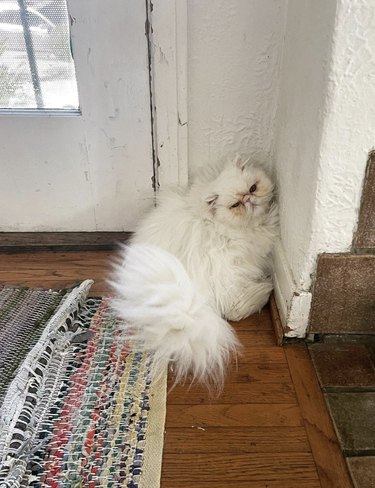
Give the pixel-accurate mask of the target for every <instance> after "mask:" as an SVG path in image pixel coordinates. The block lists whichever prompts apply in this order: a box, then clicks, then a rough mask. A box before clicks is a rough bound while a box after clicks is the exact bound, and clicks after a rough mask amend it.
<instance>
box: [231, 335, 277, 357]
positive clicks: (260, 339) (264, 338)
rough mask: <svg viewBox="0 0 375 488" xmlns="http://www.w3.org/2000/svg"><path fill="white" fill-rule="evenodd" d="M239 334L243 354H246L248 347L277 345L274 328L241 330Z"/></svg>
mask: <svg viewBox="0 0 375 488" xmlns="http://www.w3.org/2000/svg"><path fill="white" fill-rule="evenodd" d="M237 336H238V338H239V340H240V342H241V345H242V355H246V352H247V350H248V349H250V348H252V347H259V346H275V345H276V341H275V335H274V333H273V331H272V330H261V331H248V330H240V331H238V332H237Z"/></svg>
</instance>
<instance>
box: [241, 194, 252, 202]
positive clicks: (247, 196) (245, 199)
mask: <svg viewBox="0 0 375 488" xmlns="http://www.w3.org/2000/svg"><path fill="white" fill-rule="evenodd" d="M242 201H243V202H244V203H246V202H249V201H250V195H249V194H246V195H244V196H243V198H242Z"/></svg>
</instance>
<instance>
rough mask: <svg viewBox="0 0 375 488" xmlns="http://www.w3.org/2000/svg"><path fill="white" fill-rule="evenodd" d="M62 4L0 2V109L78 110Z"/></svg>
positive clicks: (29, 0)
mask: <svg viewBox="0 0 375 488" xmlns="http://www.w3.org/2000/svg"><path fill="white" fill-rule="evenodd" d="M69 25H70V24H69V15H68V11H67V6H66V0H12V1H4V0H0V109H3V111H4V109H5V110H7V111H8V110H9V111H10V112H11V111H12V109H13V110H19V109H27V110H30V109H34V110H40V111H43V110H62V111H64V110H68V111H72V110H73V111H77V110H78V108H79V102H78V91H77V82H76V76H75V68H74V62H73V58H72V53H71V44H70V29H69Z"/></svg>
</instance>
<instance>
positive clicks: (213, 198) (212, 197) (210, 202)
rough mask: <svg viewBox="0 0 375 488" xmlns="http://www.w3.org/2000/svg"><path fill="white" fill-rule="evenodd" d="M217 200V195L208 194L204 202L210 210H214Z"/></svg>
mask: <svg viewBox="0 0 375 488" xmlns="http://www.w3.org/2000/svg"><path fill="white" fill-rule="evenodd" d="M218 198H219V195H218V194H217V193H210V194H208V195H207V196H206V198H205V201H206V203H207V205H208V206H209V208H210V209H212V210H213V209H214V208H215V203H216V201H217V199H218Z"/></svg>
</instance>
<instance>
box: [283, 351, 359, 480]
mask: <svg viewBox="0 0 375 488" xmlns="http://www.w3.org/2000/svg"><path fill="white" fill-rule="evenodd" d="M284 350H285V354H286V358H287V361H288V365H289V370H290V373H291V376H292V381H293V384H294V387H295V391H296V395H297V400H298V402H299V406H300V410H301V414H302V418H303V420H304V425H305V429H306V432H307V436H308V439H309V442H310V446H311V452H312V455H313V458H314V461H315V464H316V468H317V471H318V474H319V479H320V483H321V486H322V488H353V484H352V481H351V477H350V475H349V471H348V467H347V464H346V462H345V458H344V456H343V454H342V452H341V448H340V446H339V443H338V440H337V436H336V433H335V430H334V427H333V424H332V420H331V417H330V415H329V413H328V410H327V406H326V403H325V400H324V396H323V394H322V392H321V390H320V387H319V383H318V380H317V377H316V374H315V370H314V367H313V365H312V361H311V358H310V356H309V353H308V351H307V347H306V345H305V344H295V345H287V346H285V347H284Z"/></svg>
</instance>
